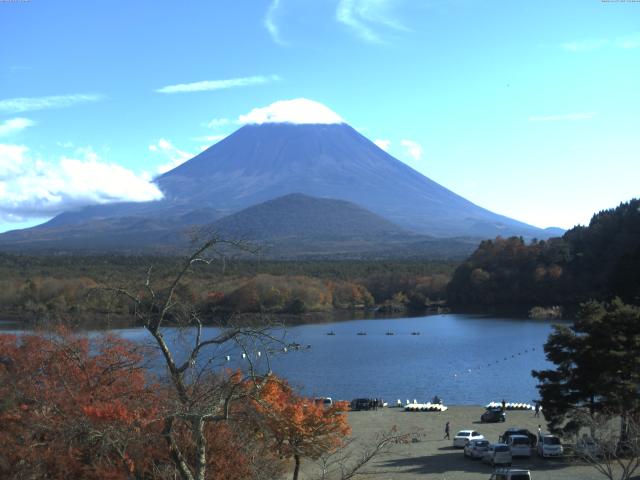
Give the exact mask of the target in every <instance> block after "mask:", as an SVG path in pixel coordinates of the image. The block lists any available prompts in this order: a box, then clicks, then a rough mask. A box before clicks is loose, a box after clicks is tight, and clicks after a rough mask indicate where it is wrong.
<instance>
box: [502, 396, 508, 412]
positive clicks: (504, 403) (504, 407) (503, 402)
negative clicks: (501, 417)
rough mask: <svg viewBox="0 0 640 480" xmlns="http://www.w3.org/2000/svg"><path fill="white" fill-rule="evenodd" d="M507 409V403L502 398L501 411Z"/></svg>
mask: <svg viewBox="0 0 640 480" xmlns="http://www.w3.org/2000/svg"><path fill="white" fill-rule="evenodd" d="M506 409H507V402H505V401H504V398H503V399H502V411H503V412H504V411H505V410H506Z"/></svg>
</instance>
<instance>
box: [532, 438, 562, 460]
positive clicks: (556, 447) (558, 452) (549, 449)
mask: <svg viewBox="0 0 640 480" xmlns="http://www.w3.org/2000/svg"><path fill="white" fill-rule="evenodd" d="M563 453H564V452H563V448H562V444H561V443H560V439H559V438H558V437H556V436H555V435H541V436H540V439H539V440H538V455H540V456H541V457H542V458H546V457H561V456H562V454H563Z"/></svg>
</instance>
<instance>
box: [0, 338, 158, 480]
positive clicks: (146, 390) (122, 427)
mask: <svg viewBox="0 0 640 480" xmlns="http://www.w3.org/2000/svg"><path fill="white" fill-rule="evenodd" d="M99 340H100V344H96V343H94V342H91V341H90V340H89V339H88V338H84V337H80V336H76V335H73V334H71V333H70V332H69V331H68V330H65V329H59V330H57V331H56V332H55V333H51V334H49V335H48V336H43V335H23V336H20V337H17V336H12V335H0V398H2V399H3V402H1V405H0V424H2V425H3V426H5V427H6V428H3V429H2V430H0V452H3V453H4V459H3V461H2V462H0V477H2V478H12V477H13V476H16V475H20V474H25V475H26V473H25V472H30V473H31V475H35V476H40V475H41V474H42V472H46V473H47V475H48V478H127V475H126V471H128V470H129V469H130V468H131V465H133V464H134V463H136V462H134V461H133V459H131V458H129V459H128V460H127V461H124V460H123V457H122V453H123V452H124V453H125V454H126V448H127V446H128V445H129V443H130V442H131V440H132V437H135V436H136V435H139V434H140V428H144V427H145V426H146V425H149V424H150V422H151V421H152V420H153V419H154V418H155V417H156V415H157V413H158V411H157V408H155V407H153V405H154V404H155V402H153V401H152V397H153V395H154V393H153V392H152V390H151V389H150V385H148V383H147V381H146V380H145V377H144V374H143V373H142V371H141V370H140V369H139V365H138V364H139V362H140V360H141V358H142V357H141V356H140V354H139V352H138V351H137V349H136V348H135V347H134V346H133V345H132V344H128V343H127V342H124V341H122V340H119V339H116V338H114V337H108V336H106V337H102V338H100V339H99ZM132 425H135V426H136V428H135V429H132V428H131V427H132ZM134 431H137V432H138V433H135V432H134ZM5 452H6V453H5ZM96 459H99V460H96ZM132 462H134V463H132ZM138 463H139V464H140V466H141V467H142V466H143V465H144V464H145V460H144V459H142V460H139V462H138ZM147 463H148V462H147ZM98 467H100V468H98ZM19 472H22V473H19ZM91 472H93V473H91ZM27 476H28V475H27Z"/></svg>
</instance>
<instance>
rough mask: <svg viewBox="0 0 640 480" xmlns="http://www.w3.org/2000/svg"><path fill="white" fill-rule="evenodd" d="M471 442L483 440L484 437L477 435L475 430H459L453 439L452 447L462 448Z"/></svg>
mask: <svg viewBox="0 0 640 480" xmlns="http://www.w3.org/2000/svg"><path fill="white" fill-rule="evenodd" d="M471 440H484V435H481V434H479V433H478V432H476V431H475V430H460V431H459V432H458V433H456V436H455V437H453V446H454V447H457V448H462V447H464V446H465V445H466V444H467V443H469V442H470V441H471Z"/></svg>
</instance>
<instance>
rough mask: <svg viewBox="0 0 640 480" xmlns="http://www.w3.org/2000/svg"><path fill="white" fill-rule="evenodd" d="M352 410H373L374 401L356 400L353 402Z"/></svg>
mask: <svg viewBox="0 0 640 480" xmlns="http://www.w3.org/2000/svg"><path fill="white" fill-rule="evenodd" d="M350 408H351V410H355V411H357V410H371V409H372V408H373V400H371V399H370V398H355V399H353V400H351V406H350Z"/></svg>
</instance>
